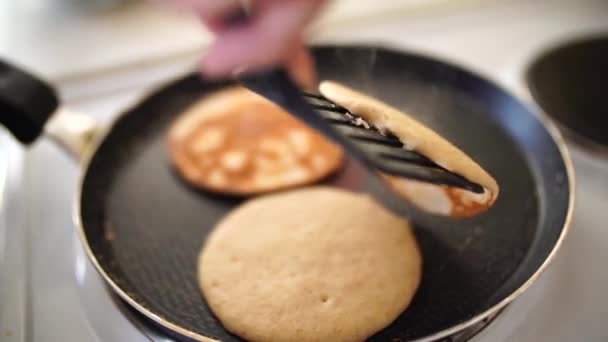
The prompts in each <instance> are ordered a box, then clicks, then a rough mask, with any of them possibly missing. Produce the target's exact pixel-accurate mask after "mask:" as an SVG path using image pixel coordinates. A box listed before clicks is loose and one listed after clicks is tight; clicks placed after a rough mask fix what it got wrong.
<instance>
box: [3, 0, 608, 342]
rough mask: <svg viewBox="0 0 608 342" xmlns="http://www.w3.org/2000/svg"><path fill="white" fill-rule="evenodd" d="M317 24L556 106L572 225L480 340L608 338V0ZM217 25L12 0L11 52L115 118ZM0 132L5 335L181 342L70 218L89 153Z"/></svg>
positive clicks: (340, 15) (137, 4) (143, 10)
mask: <svg viewBox="0 0 608 342" xmlns="http://www.w3.org/2000/svg"><path fill="white" fill-rule="evenodd" d="M308 36H309V39H310V41H311V42H312V43H327V42H332V43H342V42H359V43H381V44H385V45H389V46H394V47H397V48H400V49H407V50H410V51H415V52H420V53H424V54H429V55H432V56H435V57H438V58H441V59H444V60H449V61H452V62H454V63H457V64H459V65H461V66H464V67H466V68H468V69H471V70H473V71H475V72H477V73H480V74H482V75H484V76H485V77H487V78H489V79H491V80H493V81H495V82H497V83H499V84H500V85H502V86H503V87H505V88H507V89H508V90H509V91H511V92H512V93H514V94H516V95H517V96H518V97H520V99H522V101H524V102H526V103H527V104H528V105H530V106H533V107H535V108H540V109H542V110H543V111H545V112H546V113H547V114H548V115H550V116H553V117H554V118H556V120H557V121H558V122H559V123H560V127H561V128H562V129H563V131H564V132H565V133H566V135H567V138H568V146H569V147H570V149H571V152H572V156H573V159H574V164H575V169H576V173H577V177H576V180H577V183H578V184H577V192H576V197H577V202H576V207H575V214H574V220H573V226H572V229H571V234H570V236H569V237H568V239H567V240H566V242H565V244H564V246H563V248H562V250H561V251H560V253H559V255H558V257H557V258H556V260H555V262H554V264H553V265H552V267H551V268H550V269H549V270H548V271H547V272H545V274H543V276H542V277H541V279H540V280H539V281H538V282H537V283H536V284H535V285H534V286H533V287H532V288H531V289H530V290H529V291H528V292H526V293H525V294H524V296H523V297H521V298H520V299H518V300H517V301H516V302H515V303H514V304H512V305H510V306H509V307H508V308H507V309H506V310H505V312H504V313H502V314H501V315H500V316H499V317H498V319H496V320H495V321H494V322H493V323H492V324H491V325H490V326H489V327H488V328H487V329H484V330H483V331H482V332H480V333H479V334H478V335H477V336H475V337H474V338H473V339H472V341H478V342H479V341H481V342H485V341H492V342H500V341H530V342H533V341H534V342H535V341H564V342H565V341H608V327H607V326H606V317H608V297H607V296H606V294H605V291H606V289H607V288H608V272H606V267H605V265H603V263H604V262H605V260H608V229H606V228H607V223H606V222H608V210H606V209H607V208H608V182H606V179H608V154H607V153H606V151H608V148H606V145H607V144H608V122H607V120H608V119H607V118H608V110H607V109H606V108H607V106H605V104H603V103H602V98H603V96H602V94H601V93H602V92H603V93H605V92H606V86H605V83H604V82H605V80H607V79H608V66H607V63H608V53H607V50H608V49H607V39H608V1H606V0H577V1H574V0H536V1H526V0H494V1H492V0H485V1H483V0H460V1H453V0H375V1H361V0H335V1H333V2H332V3H331V4H330V6H329V8H328V9H327V10H326V11H325V12H324V14H323V15H322V17H320V18H319V19H318V20H317V21H315V22H314V24H313V25H312V26H311V27H310V30H309V33H308ZM211 39H212V36H211V35H210V34H209V33H208V32H206V31H204V30H203V29H202V28H201V26H200V25H199V23H198V22H197V20H196V19H195V18H194V17H193V16H192V15H191V14H189V13H185V12H180V11H177V10H175V9H169V8H167V7H166V6H165V7H163V6H161V5H159V4H157V3H155V2H154V1H143V0H3V1H0V57H1V58H4V59H7V60H9V61H12V62H14V63H16V64H18V65H20V66H22V67H24V68H26V69H29V70H31V71H33V72H35V73H36V74H38V75H40V76H42V77H44V78H46V79H47V80H49V81H50V82H51V83H53V84H54V85H55V86H56V87H57V88H58V89H59V92H60V95H61V97H62V99H63V101H64V104H66V105H67V106H70V107H71V108H72V109H75V110H77V111H81V112H85V113H88V114H90V115H91V116H92V117H94V118H95V119H97V120H99V121H101V122H107V121H108V120H110V119H111V118H113V117H115V116H116V115H117V114H118V113H120V112H121V111H122V110H124V109H125V108H127V107H128V106H129V105H130V104H132V103H133V102H134V101H136V100H137V99H138V98H140V97H141V96H142V95H143V94H145V93H146V92H147V91H148V90H149V89H151V88H154V87H156V86H158V85H159V84H161V83H163V82H166V81H167V80H169V79H172V78H176V77H178V76H180V75H182V74H184V73H186V72H188V71H191V70H193V69H194V68H195V67H196V64H197V62H198V61H199V59H200V56H201V55H202V53H203V52H204V50H205V47H206V46H207V45H208V44H209V42H210V40H211ZM562 47H572V48H571V49H569V50H566V52H562V53H559V54H557V55H556V56H557V57H555V58H553V57H552V56H553V54H552V51H554V50H555V49H560V48H562ZM545 56H547V59H544V57H545ZM545 61H546V63H544V62H545ZM562 71H563V72H562ZM561 76H564V77H561ZM566 76H567V77H566ZM0 133H1V134H0V168H1V169H0V171H1V172H0V180H1V182H0V187H1V188H2V191H3V193H2V201H1V202H0V205H1V210H2V216H1V221H0V340H2V341H45V342H55V341H57V342H59V341H62V342H63V341H169V339H168V338H167V337H166V336H163V335H159V334H157V333H156V332H154V331H151V330H149V329H148V328H147V327H146V325H145V324H143V323H141V322H140V321H138V320H137V319H133V318H132V317H131V316H130V315H129V314H128V313H125V311H124V309H123V308H121V306H120V305H119V304H117V303H116V302H115V300H114V299H113V297H112V296H110V295H109V294H108V292H107V291H106V289H105V288H104V286H103V284H102V282H101V280H100V279H99V277H98V276H97V274H96V273H95V271H94V270H93V269H92V266H91V265H90V263H89V261H88V260H87V259H86V257H85V255H84V253H83V251H82V248H81V246H80V243H79V242H78V238H77V236H76V234H75V231H74V226H73V224H72V223H71V203H72V198H73V193H74V191H75V190H76V183H77V182H76V180H77V176H78V167H77V166H76V165H74V163H72V162H71V161H70V160H69V158H68V157H67V156H65V155H64V154H62V153H61V151H60V150H59V149H58V148H57V147H55V146H54V145H52V144H51V143H50V142H48V141H41V142H39V143H38V144H36V145H35V146H33V147H32V148H30V149H28V150H24V149H22V148H21V147H19V146H17V145H16V144H15V143H14V141H13V140H12V139H11V137H10V136H9V135H8V134H6V133H5V132H4V131H1V132H0ZM49 180H52V181H49Z"/></svg>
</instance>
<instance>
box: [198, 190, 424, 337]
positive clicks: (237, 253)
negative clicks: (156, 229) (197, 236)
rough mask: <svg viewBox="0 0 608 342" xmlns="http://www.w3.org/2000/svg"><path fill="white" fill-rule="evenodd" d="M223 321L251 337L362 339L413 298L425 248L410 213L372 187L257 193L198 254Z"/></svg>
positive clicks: (202, 277) (205, 286) (206, 289)
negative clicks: (388, 204) (372, 192)
mask: <svg viewBox="0 0 608 342" xmlns="http://www.w3.org/2000/svg"><path fill="white" fill-rule="evenodd" d="M198 267H199V269H198V270H199V283H200V285H201V288H202V291H203V294H204V297H205V299H206V300H207V303H208V304H209V306H210V307H211V309H212V311H213V312H214V313H215V315H216V316H217V317H218V318H219V319H220V321H221V322H222V324H223V325H224V327H225V328H226V329H227V330H229V331H231V332H232V333H234V334H237V335H239V336H241V337H243V338H244V339H247V340H249V341H256V342H257V341H279V342H280V341H285V342H287V341H299V342H307V341H332V342H339V341H357V342H359V341H363V340H365V338H367V337H369V336H370V335H372V334H374V333H375V332H377V331H379V330H381V329H383V328H384V327H386V326H388V325H389V324H390V323H391V322H392V321H393V320H395V319H396V318H397V317H398V316H399V315H400V314H401V313H402V312H403V311H404V310H405V309H406V308H407V306H408V305H409V303H410V301H411V299H412V297H413V295H414V293H415V291H416V289H417V287H418V284H419V282H420V276H421V256H420V253H419V250H418V247H417V245H416V241H415V237H414V235H413V233H412V230H411V228H410V226H409V224H408V222H406V221H404V220H402V219H400V218H398V217H396V216H394V215H393V214H391V213H389V212H387V211H386V210H385V209H384V208H383V207H381V206H380V205H378V204H377V203H376V202H374V201H373V200H372V199H371V198H369V197H368V196H366V195H361V194H355V193H351V192H347V191H344V190H339V189H336V188H328V187H311V188H303V189H298V190H292V191H288V192H284V193H279V194H273V195H267V196H263V197H259V198H256V199H253V200H251V201H249V202H247V203H245V204H244V205H242V206H241V207H239V208H237V209H236V210H234V211H232V212H231V213H230V214H228V216H226V217H225V218H224V219H223V220H222V221H221V222H220V223H219V224H218V225H217V227H216V228H215V230H214V231H213V232H212V233H211V234H210V236H209V238H208V240H207V241H206V243H205V245H204V247H203V250H202V252H201V254H200V256H199V261H198Z"/></svg>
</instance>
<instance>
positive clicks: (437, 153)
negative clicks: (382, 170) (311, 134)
mask: <svg viewBox="0 0 608 342" xmlns="http://www.w3.org/2000/svg"><path fill="white" fill-rule="evenodd" d="M319 90H320V92H321V94H323V95H324V96H325V97H327V98H328V99H330V100H331V101H333V102H335V103H337V104H339V105H341V106H343V107H344V108H346V109H348V110H349V111H350V112H351V113H353V114H354V115H357V116H359V117H361V118H362V119H364V120H365V121H367V122H368V123H369V124H370V125H372V126H373V127H375V128H376V129H378V130H379V131H380V132H390V133H391V134H393V135H394V136H396V137H397V138H398V139H399V140H400V141H401V142H402V143H403V145H404V147H405V148H407V149H410V150H414V151H416V152H419V153H420V154H422V155H424V156H426V157H427V158H429V159H431V160H432V161H433V162H435V163H436V164H437V165H439V166H441V167H443V168H445V169H447V170H449V171H451V172H454V173H456V174H459V175H461V176H463V177H464V178H466V179H468V180H469V181H472V182H474V183H477V184H480V185H481V186H483V187H484V189H485V191H484V193H482V194H476V193H473V192H469V191H466V190H462V189H458V188H453V187H448V186H439V185H434V184H428V183H423V182H418V181H414V180H409V179H405V178H399V177H394V176H388V175H385V179H386V180H388V183H389V184H391V185H392V186H393V188H394V189H395V190H396V191H397V192H398V193H400V194H401V195H403V196H404V197H406V198H407V199H409V200H410V201H411V202H412V203H414V204H415V205H417V206H419V207H421V208H422V209H425V210H427V211H429V212H432V213H436V214H441V215H449V216H452V217H466V216H472V215H476V214H478V213H481V212H483V211H484V210H486V209H487V208H489V207H490V206H491V205H492V204H493V203H494V201H495V200H496V198H497V197H498V192H499V189H498V184H497V183H496V180H494V178H493V177H492V176H491V175H490V174H489V173H487V172H486V171H485V170H484V169H483V168H482V167H481V166H479V164H477V163H476V162H475V161H474V160H473V159H471V158H470V157H469V156H467V155H466V154H465V153H464V152H462V151H461V150H460V149H459V148H457V147H456V146H454V145H452V144H451V143H450V142H448V141H447V140H445V139H444V138H443V137H441V136H440V135H439V134H437V133H435V132H434V131H432V130H431V129H430V128H428V127H426V126H424V125H423V124H421V123H420V122H418V121H416V120H415V119H413V118H412V117H410V116H409V115H407V114H406V113H404V112H402V111H400V110H398V109H397V108H394V107H391V106H390V105H388V104H386V103H384V102H381V101H380V100H378V99H375V98H372V97H370V96H368V95H365V94H362V93H360V92H358V91H355V90H353V89H350V88H348V87H346V86H344V85H341V84H338V83H336V82H331V81H324V82H322V83H321V85H320V87H319Z"/></svg>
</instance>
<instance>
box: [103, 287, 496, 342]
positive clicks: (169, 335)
mask: <svg viewBox="0 0 608 342" xmlns="http://www.w3.org/2000/svg"><path fill="white" fill-rule="evenodd" d="M107 290H108V291H109V292H110V296H111V297H112V300H113V301H114V302H115V303H116V304H117V305H118V307H119V308H120V311H121V312H122V313H123V314H124V315H125V316H126V317H127V319H128V320H129V321H130V322H131V323H133V325H135V326H136V327H137V328H138V329H139V330H140V331H141V332H142V333H143V334H144V335H146V337H147V338H148V339H150V341H152V342H194V340H192V339H190V338H187V337H183V336H178V335H177V334H176V333H175V332H173V331H169V330H168V329H167V328H165V327H163V326H160V325H159V324H157V323H156V322H154V321H152V320H151V319H149V318H148V317H146V316H144V315H142V314H141V313H139V312H138V311H137V310H135V309H134V308H132V307H131V306H130V305H129V304H127V303H126V302H124V301H123V300H122V299H121V298H119V297H118V296H117V295H116V294H114V293H113V292H112V290H111V289H110V288H107ZM503 311H504V308H503V309H501V310H498V311H497V312H495V313H493V314H491V315H489V316H488V317H486V318H484V319H482V320H481V321H479V322H477V323H475V324H473V325H471V326H470V327H468V328H466V329H464V330H461V331H459V332H457V333H454V334H453V335H450V336H447V337H444V338H441V339H439V340H435V341H433V342H465V341H468V340H470V339H471V338H473V337H474V336H475V335H477V334H478V333H480V332H481V331H482V330H483V329H485V328H486V327H488V326H489V325H490V323H492V322H493V321H494V320H495V319H496V317H498V315H500V314H501V313H502V312H503ZM399 342H406V341H399Z"/></svg>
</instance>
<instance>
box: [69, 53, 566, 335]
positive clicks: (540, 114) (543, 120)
mask: <svg viewBox="0 0 608 342" xmlns="http://www.w3.org/2000/svg"><path fill="white" fill-rule="evenodd" d="M311 48H317V49H318V48H366V49H378V50H385V51H391V52H396V53H399V54H407V55H410V56H413V57H417V58H422V59H430V60H433V61H436V62H439V63H441V64H444V65H446V66H448V67H450V68H454V69H458V70H461V71H464V72H465V73H467V74H469V75H470V76H472V77H474V78H476V79H480V80H483V81H485V82H488V83H490V84H491V85H492V86H493V87H495V88H496V89H498V90H500V91H501V92H503V93H505V94H509V95H510V96H511V97H513V98H514V99H515V100H516V101H517V102H519V103H520V104H521V105H522V106H523V107H524V108H526V110H527V111H528V112H529V113H530V114H532V115H533V116H534V117H535V118H536V119H538V120H539V122H540V124H541V125H542V126H543V128H544V129H545V130H546V131H547V133H548V134H549V137H550V138H551V140H552V141H553V143H554V144H555V146H556V147H557V149H558V152H559V154H560V156H561V159H562V161H563V163H564V166H565V171H566V176H567V177H566V178H567V180H568V207H567V211H566V216H565V217H564V222H563V224H562V228H561V232H560V235H559V237H558V238H557V240H556V242H555V244H554V245H553V247H552V249H551V251H550V252H549V254H548V255H547V257H546V258H545V260H543V262H542V263H541V265H540V266H539V267H538V268H537V270H536V271H535V272H534V273H533V274H532V275H531V276H530V277H529V278H528V279H527V280H526V281H525V282H523V284H522V285H520V287H518V288H517V289H516V290H514V291H513V292H511V293H510V294H509V295H508V296H506V297H505V298H503V299H502V300H501V301H499V302H498V303H496V304H494V305H493V306H492V307H490V308H489V309H487V310H485V311H483V312H481V313H479V314H477V315H476V316H474V317H472V318H470V319H468V320H467V321H464V322H462V323H459V324H456V325H454V326H452V327H449V328H446V329H443V330H441V331H438V332H436V333H433V334H431V335H428V336H425V337H422V338H419V339H415V340H411V342H431V341H434V340H437V339H441V338H444V337H447V336H450V335H452V334H454V333H457V332H460V331H462V330H464V329H466V328H468V327H470V326H472V325H474V324H476V323H479V322H480V321H482V320H483V319H485V318H486V317H488V316H490V315H492V314H494V313H496V312H498V311H499V310H501V309H503V308H504V307H505V306H507V305H508V304H509V303H511V302H512V301H513V300H515V299H516V298H517V297H519V296H520V295H521V294H522V293H524V292H525V291H526V290H527V289H529V288H530V287H531V286H532V284H534V283H535V282H536V281H537V280H538V278H539V277H540V276H541V275H542V274H543V273H544V272H545V270H546V269H547V268H548V266H549V265H550V264H551V262H552V261H553V260H554V259H555V256H556V255H557V252H558V251H559V249H560V248H561V246H562V244H563V241H564V239H565V237H566V236H567V234H568V233H569V231H570V226H571V223H572V216H573V210H574V198H575V173H574V166H573V162H572V159H571V156H570V152H569V150H568V147H567V145H566V142H565V139H564V137H563V135H562V133H561V132H560V130H559V129H558V127H557V125H556V123H555V122H554V121H553V120H552V119H551V118H550V117H549V116H548V115H547V114H546V113H544V111H543V110H542V109H541V108H539V107H538V106H533V105H531V104H529V103H527V102H526V101H523V100H522V99H521V97H519V96H517V95H516V94H514V93H513V92H511V91H507V90H506V89H505V87H503V86H502V85H500V84H497V83H496V82H495V81H494V80H492V79H491V78H487V77H485V76H484V75H482V74H481V73H478V72H476V71H474V70H471V69H469V68H467V67H466V66H464V65H460V64H459V63H457V62H454V61H451V60H449V59H447V58H443V57H438V56H433V55H431V54H428V53H425V52H421V51H409V50H406V48H403V47H402V48H399V47H397V46H394V45H391V44H390V43H389V44H387V43H378V42H375V43H363V44H353V43H350V44H349V43H346V44H313V45H311ZM192 74H193V71H188V72H187V73H185V74H182V75H178V76H177V77H175V78H173V79H169V80H167V81H165V82H163V83H162V84H161V85H159V86H156V87H152V88H150V89H148V90H147V91H145V92H144V93H143V94H142V96H141V97H140V98H139V100H137V101H136V102H135V103H134V104H132V105H131V106H129V107H127V108H126V109H125V110H123V111H121V113H120V114H119V115H118V116H117V117H116V119H115V120H114V121H112V123H110V124H109V125H108V127H107V128H106V129H104V130H103V133H101V134H100V136H99V137H98V138H97V139H96V140H95V141H94V142H93V143H92V144H91V146H90V147H89V148H88V149H87V151H85V153H83V157H82V159H81V160H80V174H79V177H78V184H77V188H76V191H75V194H74V198H73V203H72V206H73V211H72V219H73V222H74V225H75V226H76V230H77V233H78V237H79V239H80V241H81V243H82V245H83V247H84V250H85V252H86V254H87V257H88V258H89V260H90V261H91V263H92V264H93V266H94V268H95V269H96V271H97V273H98V274H99V275H100V276H101V277H102V278H103V280H104V281H105V282H106V284H108V285H110V288H111V289H112V290H113V291H114V293H115V294H117V295H118V296H119V297H120V298H121V299H123V300H124V301H125V302H127V304H129V305H130V306H131V307H133V308H134V309H136V310H137V311H138V312H139V313H140V314H142V315H144V316H145V317H146V318H148V319H151V320H152V321H154V322H155V323H157V324H159V325H161V326H163V327H165V328H166V329H169V330H171V331H174V332H176V333H177V334H180V335H182V336H186V337H188V338H191V339H194V340H196V341H201V342H221V341H218V340H216V339H214V338H212V337H208V336H205V335H201V334H198V333H195V332H193V331H190V330H188V329H186V328H183V327H181V326H180V325H177V324H175V323H172V322H170V321H168V320H166V319H164V318H163V317H160V316H159V315H157V314H156V313H154V312H152V311H151V310H149V309H147V308H145V307H144V306H142V305H141V304H140V303H138V302H137V301H136V300H134V299H133V298H132V297H131V296H129V295H128V294H127V293H126V292H125V291H124V290H123V289H122V288H121V287H120V286H119V285H118V284H117V283H116V282H114V281H113V280H112V279H111V278H110V276H109V275H108V274H107V273H106V271H105V270H104V269H103V267H102V266H101V265H100V263H99V261H98V260H97V258H96V256H95V254H94V253H93V250H92V249H91V246H90V245H89V241H88V238H87V235H86V233H85V230H84V225H83V221H82V215H81V198H82V190H83V186H84V182H85V179H86V176H87V174H88V172H89V168H90V165H91V161H92V160H93V157H94V156H95V155H96V153H97V151H98V149H99V148H100V147H101V145H102V144H103V142H104V141H105V140H106V138H107V136H108V134H109V133H110V132H111V131H112V130H113V128H114V126H115V125H116V124H117V123H118V122H119V119H120V118H121V117H122V116H124V115H125V114H126V113H128V112H130V111H131V110H132V109H135V108H136V107H138V106H139V105H140V104H141V102H142V101H143V99H146V98H149V96H151V95H152V94H155V93H156V92H158V91H160V90H162V89H164V88H165V87H167V86H168V85H169V84H171V83H172V82H175V81H177V80H180V79H183V78H184V77H187V76H188V75H192Z"/></svg>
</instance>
